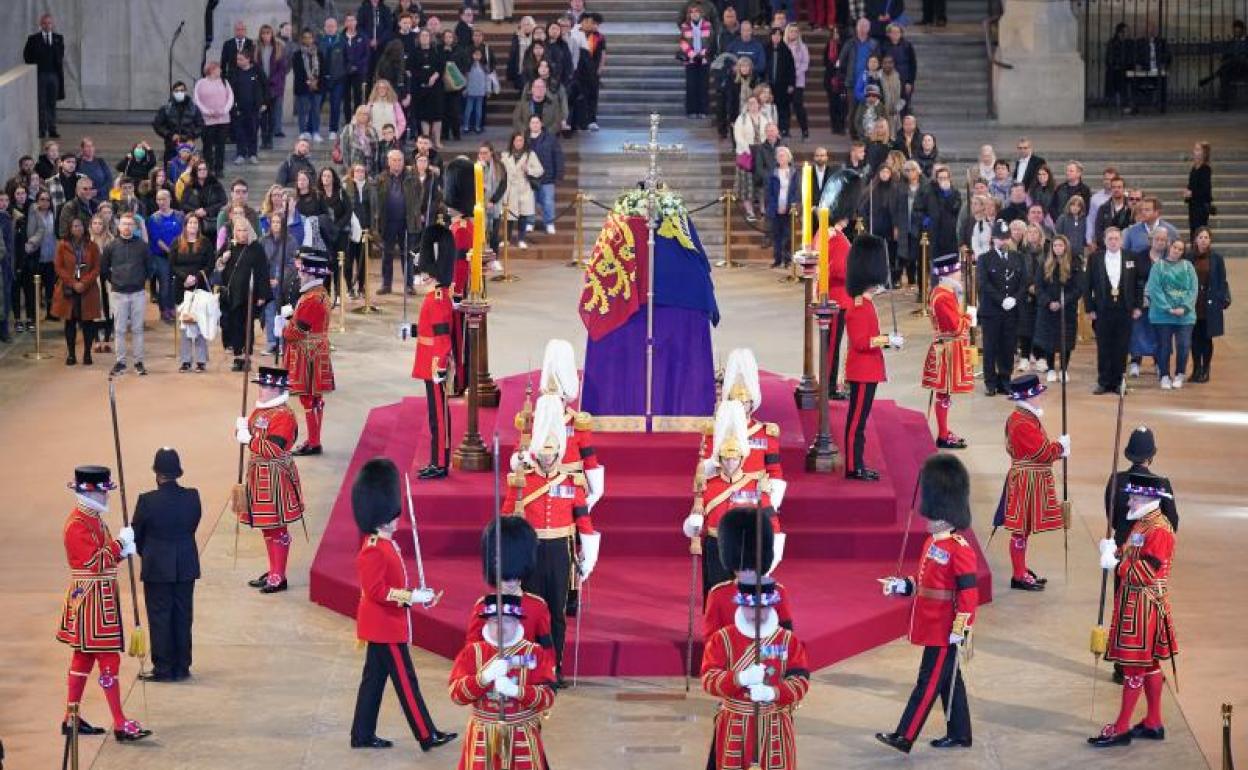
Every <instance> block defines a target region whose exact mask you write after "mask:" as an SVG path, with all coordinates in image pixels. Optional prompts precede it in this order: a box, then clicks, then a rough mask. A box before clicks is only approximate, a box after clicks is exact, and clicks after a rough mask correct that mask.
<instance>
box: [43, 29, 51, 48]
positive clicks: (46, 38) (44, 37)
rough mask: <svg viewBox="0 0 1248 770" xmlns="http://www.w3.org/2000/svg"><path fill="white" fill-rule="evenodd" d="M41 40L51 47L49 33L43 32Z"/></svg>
mask: <svg viewBox="0 0 1248 770" xmlns="http://www.w3.org/2000/svg"><path fill="white" fill-rule="evenodd" d="M43 39H44V41H46V42H47V44H48V45H49V46H51V45H52V33H51V32H44V33H43Z"/></svg>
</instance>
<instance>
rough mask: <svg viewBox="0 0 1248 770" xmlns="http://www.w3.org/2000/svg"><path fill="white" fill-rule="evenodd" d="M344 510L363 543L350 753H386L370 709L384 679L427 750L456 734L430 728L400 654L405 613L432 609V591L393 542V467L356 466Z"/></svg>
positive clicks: (407, 636) (408, 620)
mask: <svg viewBox="0 0 1248 770" xmlns="http://www.w3.org/2000/svg"><path fill="white" fill-rule="evenodd" d="M351 510H352V513H353V514H354V516H355V523H356V526H357V527H359V530H360V534H361V535H362V536H363V538H364V542H363V543H362V544H361V545H360V551H359V554H358V555H357V556H356V557H355V569H356V574H357V575H358V577H359V584H360V602H359V609H358V610H357V612H356V615H355V628H356V637H357V638H359V639H360V640H362V641H363V642H365V643H366V644H367V652H366V653H365V656H364V672H363V674H362V675H361V676H360V689H359V693H358V695H357V697H356V701H355V717H354V719H353V720H352V723H351V748H353V749H388V748H390V747H391V746H393V745H394V743H393V742H392V741H388V740H386V739H385V738H379V737H377V712H378V710H379V709H380V708H381V695H382V692H383V691H384V690H385V687H386V680H387V679H389V680H390V681H391V682H393V683H394V689H395V692H396V693H397V694H398V696H399V705H400V706H401V707H402V708H403V715H404V716H405V717H407V724H408V726H409V727H410V728H411V730H412V735H413V736H415V737H416V740H417V741H419V742H420V748H421V751H429V750H430V749H432V748H434V747H436V746H441V745H443V744H444V743H449V742H450V741H452V740H454V739H455V737H456V735H455V733H444V732H441V731H439V730H438V729H437V728H436V727H434V724H433V718H432V717H431V716H430V715H429V709H428V708H427V707H426V706H425V699H424V698H423V697H422V696H421V693H420V682H419V681H418V680H417V678H416V669H415V668H414V667H413V666H412V657H411V654H410V653H409V652H408V648H409V646H410V645H411V644H412V642H413V641H414V640H413V637H412V608H413V607H414V606H417V605H421V606H425V607H430V606H432V604H433V603H434V602H435V601H436V599H437V596H438V594H436V593H435V592H434V591H433V590H432V589H429V588H425V587H423V586H422V587H416V586H413V585H412V581H411V578H410V577H409V576H408V574H407V566H406V564H404V562H403V554H402V553H401V552H400V551H399V544H398V543H397V542H395V540H394V533H395V530H397V529H398V524H399V514H400V513H402V502H401V500H400V498H399V470H398V468H396V467H395V465H394V463H393V462H391V461H390V460H388V459H385V458H382V457H375V458H373V459H371V460H369V461H368V462H366V463H365V464H364V466H363V467H362V468H360V472H359V474H357V475H356V477H355V481H354V482H353V483H352V484H351Z"/></svg>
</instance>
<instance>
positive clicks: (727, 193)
mask: <svg viewBox="0 0 1248 770" xmlns="http://www.w3.org/2000/svg"><path fill="white" fill-rule="evenodd" d="M736 199H737V194H736V192H734V191H733V190H724V194H723V195H722V196H720V200H722V201H723V202H724V258H723V259H722V260H720V261H719V262H716V263H715V266H716V267H726V268H728V269H729V270H731V269H732V268H734V267H741V265H739V264H736V263H735V262H733V261H732V204H733V202H734V201H736Z"/></svg>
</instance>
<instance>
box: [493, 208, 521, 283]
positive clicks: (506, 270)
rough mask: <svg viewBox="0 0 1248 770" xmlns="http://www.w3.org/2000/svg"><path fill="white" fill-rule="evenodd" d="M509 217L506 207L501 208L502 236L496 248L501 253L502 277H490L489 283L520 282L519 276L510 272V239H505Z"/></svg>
mask: <svg viewBox="0 0 1248 770" xmlns="http://www.w3.org/2000/svg"><path fill="white" fill-rule="evenodd" d="M508 219H509V217H508V216H507V207H506V206H503V218H502V221H501V222H500V226H501V227H502V229H503V236H502V237H501V238H499V239H498V246H499V248H500V249H502V251H503V273H502V275H494V276H490V280H491V281H498V282H500V283H511V282H512V281H518V280H520V276H518V275H516V274H514V273H512V272H511V239H509V238H508V237H507V224H508V221H507V220H508Z"/></svg>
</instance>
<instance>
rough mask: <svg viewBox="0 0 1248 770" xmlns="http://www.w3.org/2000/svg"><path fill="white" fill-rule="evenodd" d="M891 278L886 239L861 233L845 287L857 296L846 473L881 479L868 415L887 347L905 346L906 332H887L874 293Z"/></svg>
mask: <svg viewBox="0 0 1248 770" xmlns="http://www.w3.org/2000/svg"><path fill="white" fill-rule="evenodd" d="M887 283H888V255H887V253H886V251H885V244H884V241H883V239H881V238H877V237H876V236H874V235H870V234H866V235H860V236H858V237H857V238H856V239H855V240H854V245H853V247H852V248H851V249H850V252H849V268H848V271H847V273H846V278H845V290H846V291H847V292H848V293H849V296H850V297H851V298H852V299H851V300H850V303H849V307H848V308H847V309H846V311H845V331H846V333H847V334H848V335H849V343H848V344H847V346H846V350H847V351H848V355H847V356H846V359H845V379H846V381H848V382H849V413H848V414H847V415H846V417H845V477H846V478H848V479H856V480H858V481H878V480H879V478H880V474H879V472H878V471H874V470H872V469H870V468H868V467H867V466H866V462H865V457H864V453H865V452H866V448H867V419H868V418H869V417H870V416H871V405H872V404H873V403H874V402H875V389H876V387H877V386H878V385H879V384H880V383H881V382H884V381H885V380H886V379H888V376H887V375H886V374H885V372H884V348H887V347H892V348H900V347H901V345H902V342H903V340H902V338H901V335H900V334H881V333H880V318H879V316H878V315H876V312H875V302H874V300H873V299H872V296H873V295H874V294H875V293H877V292H878V291H880V290H881V289H882V288H883V287H884V285H885V284H887Z"/></svg>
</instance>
